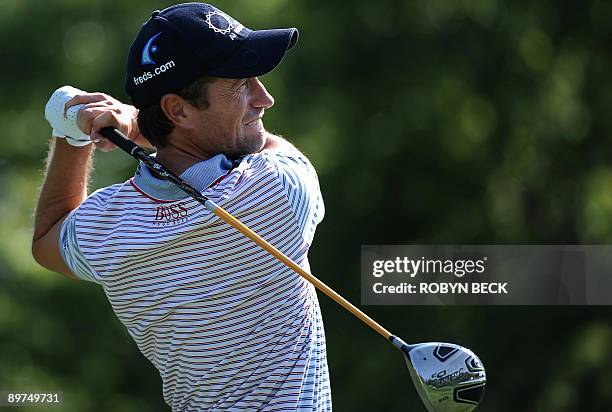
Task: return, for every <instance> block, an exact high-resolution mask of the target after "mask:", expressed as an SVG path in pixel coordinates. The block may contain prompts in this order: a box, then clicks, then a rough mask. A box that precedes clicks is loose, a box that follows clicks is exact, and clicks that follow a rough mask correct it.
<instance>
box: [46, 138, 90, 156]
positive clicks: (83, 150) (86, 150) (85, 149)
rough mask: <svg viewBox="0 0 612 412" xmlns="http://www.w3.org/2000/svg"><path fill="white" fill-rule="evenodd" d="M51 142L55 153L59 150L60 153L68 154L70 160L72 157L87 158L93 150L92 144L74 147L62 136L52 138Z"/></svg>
mask: <svg viewBox="0 0 612 412" xmlns="http://www.w3.org/2000/svg"><path fill="white" fill-rule="evenodd" d="M53 141H54V142H53V143H54V146H55V151H57V150H61V151H62V152H65V153H70V154H71V158H74V156H84V157H88V156H89V155H91V153H93V151H94V149H95V146H94V145H92V144H88V145H86V146H75V145H73V144H70V142H68V140H67V139H66V138H64V137H62V136H53Z"/></svg>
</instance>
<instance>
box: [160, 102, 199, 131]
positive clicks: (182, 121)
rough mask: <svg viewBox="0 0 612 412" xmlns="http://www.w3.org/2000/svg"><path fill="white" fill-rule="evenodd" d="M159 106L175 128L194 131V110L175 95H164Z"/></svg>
mask: <svg viewBox="0 0 612 412" xmlns="http://www.w3.org/2000/svg"><path fill="white" fill-rule="evenodd" d="M159 105H160V107H161V109H162V111H163V112H164V114H165V115H166V117H167V118H168V120H170V121H171V122H172V124H173V125H174V126H175V127H181V128H183V129H194V128H195V126H196V118H195V114H196V109H195V107H193V106H192V105H191V104H189V102H188V101H187V100H185V99H183V98H182V97H181V96H179V95H177V94H165V95H163V96H162V98H161V100H160V102H159Z"/></svg>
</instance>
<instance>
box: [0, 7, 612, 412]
mask: <svg viewBox="0 0 612 412" xmlns="http://www.w3.org/2000/svg"><path fill="white" fill-rule="evenodd" d="M170 4H171V3H170V2H164V1H153V0H148V1H141V2H128V1H114V2H104V1H101V0H98V1H88V2H79V1H75V0H54V1H48V2H35V1H33V0H3V1H2V3H1V4H0V46H1V47H0V50H2V57H3V58H2V64H1V65H0V67H1V68H0V71H1V73H2V76H1V78H2V88H1V90H2V91H1V93H2V100H1V101H0V105H1V107H0V122H1V124H2V125H3V126H4V138H3V139H1V140H0V189H1V192H2V197H0V213H1V216H2V225H0V244H1V247H0V390H9V389H17V390H28V389H30V390H41V389H44V390H47V389H48V390H51V389H54V390H61V391H63V392H64V397H65V405H64V406H63V408H62V410H66V411H98V410H99V411H103V410H113V411H140V410H148V411H155V410H160V411H161V410H167V408H165V406H164V404H163V400H162V396H161V386H160V382H159V378H158V376H157V373H156V371H155V370H154V368H153V367H152V366H151V365H150V364H149V363H148V362H147V361H146V360H145V359H144V357H142V355H140V353H139V352H138V351H137V349H136V347H135V345H134V344H133V343H132V342H131V341H130V339H129V337H128V335H127V334H126V333H125V331H124V330H123V328H122V326H121V325H120V324H119V322H118V321H117V320H116V319H115V318H114V315H113V313H112V310H110V307H109V305H108V303H106V301H105V298H104V296H103V291H102V290H100V289H99V288H97V287H96V286H95V285H89V284H85V283H83V282H81V283H78V282H71V281H68V280H64V279H63V278H61V277H60V276H58V275H54V274H51V273H49V272H47V271H45V270H43V269H41V268H39V267H37V265H36V264H35V263H34V262H33V260H32V259H31V257H30V254H29V242H30V236H31V221H32V212H33V207H34V204H35V200H36V193H37V190H38V187H39V185H40V181H41V170H42V168H43V159H44V157H45V152H46V147H47V141H48V138H49V135H50V130H49V128H48V126H47V124H46V123H45V121H44V118H43V107H44V104H45V102H46V100H47V98H48V96H49V94H50V93H51V91H52V90H54V89H55V88H57V87H59V86H61V85H63V84H72V85H74V86H76V87H80V88H82V89H86V90H90V91H94V90H98V91H104V92H108V93H110V94H112V95H114V96H115V97H117V98H120V99H122V100H126V95H125V92H124V91H123V81H124V79H123V76H124V64H125V63H124V62H125V56H126V53H127V48H128V46H129V44H130V42H131V40H132V38H133V36H134V35H135V33H136V32H137V30H138V27H139V24H141V22H144V21H145V20H146V19H147V18H148V16H149V14H150V12H151V11H152V10H154V9H156V8H163V7H165V6H167V5H170ZM215 5H217V6H218V7H220V8H222V9H223V10H225V11H227V12H228V13H230V14H232V15H233V16H234V17H236V18H237V19H238V20H239V21H241V22H242V23H243V24H245V25H246V26H248V27H251V28H255V29H257V28H269V27H283V26H284V27H290V26H295V27H298V28H299V29H300V35H301V36H300V41H299V44H298V46H297V47H296V48H295V49H293V50H292V51H291V52H289V54H288V55H287V58H286V59H285V61H284V62H283V64H282V65H281V66H280V67H279V68H278V69H277V70H275V71H274V72H273V73H271V74H269V75H267V76H265V77H263V79H262V80H263V81H264V83H265V84H266V85H267V86H268V88H269V90H270V92H271V93H272V94H273V95H274V96H275V98H276V102H277V103H276V105H275V107H274V108H273V109H271V110H269V111H268V112H267V113H266V125H267V127H268V128H269V129H270V130H271V131H274V132H277V133H281V134H283V135H285V136H287V137H288V138H290V139H292V140H293V141H294V142H295V143H296V144H297V145H298V146H299V147H300V148H302V149H303V150H304V151H305V153H307V154H308V155H309V156H310V158H311V159H312V161H313V163H314V164H315V166H316V167H317V169H318V170H319V173H320V180H321V187H322V190H323V194H324V196H325V199H326V206H327V216H326V219H325V221H324V223H323V224H322V225H321V227H320V230H319V234H318V237H317V238H316V242H315V245H314V246H313V248H312V252H311V262H312V269H313V272H314V273H315V274H318V275H319V276H320V277H321V279H322V280H324V281H326V282H327V283H328V284H330V285H331V286H332V287H334V288H335V289H336V290H337V291H338V292H340V293H341V294H342V295H344V296H345V297H347V298H349V299H350V300H351V301H353V302H355V303H359V296H360V295H359V290H360V289H359V288H360V285H359V253H360V245H363V244H404V243H429V244H454V243H455V244H464V243H481V244H504V243H515V244H516V243H518V244H530V243H534V244H536V243H540V244H572V243H610V240H611V239H612V190H611V187H612V166H611V165H612V154H611V153H612V151H611V149H612V142H611V141H610V138H609V133H608V130H610V128H611V126H612V125H611V123H612V116H610V115H609V114H608V112H609V110H610V107H612V75H611V74H610V73H612V61H611V53H610V44H611V40H612V25H610V21H612V3H610V2H607V1H603V0H600V1H599V0H598V1H596V0H593V1H589V2H581V1H556V2H553V1H538V2H528V1H516V2H501V1H495V0H455V1H451V0H416V1H399V0H385V1H382V2H371V1H364V0H356V1H353V2H350V3H347V2H341V1H335V2H323V1H314V2H313V1H308V2H307V1H291V2H289V1H282V0H261V1H258V2H254V1H251V2H249V1H245V0H240V1H220V2H217V3H215ZM97 163H98V165H99V166H98V168H97V169H96V171H95V173H94V179H93V184H92V187H93V188H97V187H100V186H103V185H107V184H110V183H113V182H116V181H118V180H123V179H127V178H128V177H129V176H130V175H131V174H132V173H133V170H134V163H133V162H132V161H131V159H130V158H128V157H127V156H125V155H124V154H123V153H119V152H117V153H98V154H97ZM321 304H322V306H323V311H324V318H325V321H326V332H327V336H328V351H329V362H330V372H331V378H332V390H333V395H334V405H335V408H336V410H339V411H356V410H414V411H420V410H422V407H421V406H420V404H419V400H418V398H417V395H416V392H415V391H414V390H413V389H412V387H411V384H410V383H409V377H408V373H407V371H406V370H405V367H404V365H403V364H402V363H403V361H402V359H401V356H400V355H399V354H398V353H395V352H394V350H393V349H391V348H390V347H389V345H388V344H387V343H385V342H383V341H382V340H381V339H380V338H379V337H378V336H376V335H375V334H373V333H372V332H371V331H370V330H369V329H367V328H365V327H363V326H362V325H360V324H359V323H358V321H357V320H354V319H353V318H352V317H351V316H350V315H348V314H346V313H345V312H344V311H343V310H341V309H339V308H338V307H337V306H336V305H335V304H334V303H331V302H330V301H329V300H328V299H327V298H326V297H321ZM366 311H367V312H368V313H370V314H371V315H372V316H373V317H375V318H376V319H377V320H379V321H380V322H381V323H382V324H383V325H385V326H386V327H387V328H389V329H390V330H392V331H393V332H395V333H397V334H398V335H400V336H402V337H403V338H404V339H405V340H407V341H415V342H416V341H428V340H443V341H455V342H458V343H461V344H464V345H466V346H468V347H470V348H472V349H474V351H476V352H477V353H479V354H480V355H481V357H482V359H483V361H484V362H485V364H486V366H487V367H488V373H489V376H490V383H489V387H488V391H487V395H486V400H485V403H484V406H483V408H482V409H481V410H482V411H495V412H502V411H509V412H510V411H541V412H562V411H563V412H566V411H607V410H609V406H608V405H609V404H610V401H611V400H612V386H611V385H612V384H611V382H612V365H611V359H612V357H611V356H610V355H611V354H610V347H611V344H612V328H611V326H610V319H611V315H612V310H610V309H609V308H608V307H590V308H580V307H567V308H563V307H559V308H540V307H528V308H515V307H505V308H495V307H459V308H443V307H368V308H366ZM23 410H24V411H25V410H29V409H27V408H24V409H23ZM32 410H34V409H32ZM36 410H40V408H37V409H36Z"/></svg>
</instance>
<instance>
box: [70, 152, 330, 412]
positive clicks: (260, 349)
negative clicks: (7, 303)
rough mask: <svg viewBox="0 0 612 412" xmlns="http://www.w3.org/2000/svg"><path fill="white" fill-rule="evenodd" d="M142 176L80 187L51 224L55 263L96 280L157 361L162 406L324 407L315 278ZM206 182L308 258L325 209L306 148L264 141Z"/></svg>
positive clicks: (249, 220) (289, 250) (275, 239)
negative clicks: (59, 258) (78, 196)
mask: <svg viewBox="0 0 612 412" xmlns="http://www.w3.org/2000/svg"><path fill="white" fill-rule="evenodd" d="M207 167H208V166H207V161H204V162H201V163H198V164H197V165H194V166H192V168H190V169H189V172H190V173H189V174H191V175H193V173H194V168H195V171H197V169H198V168H200V169H201V171H202V173H204V172H205V170H206V168H207ZM208 172H209V171H208ZM209 174H210V173H209ZM145 175H146V174H145V173H141V174H140V176H139V178H138V179H133V180H131V181H128V182H125V183H123V184H118V185H113V186H110V187H108V188H106V189H102V190H99V191H97V192H95V193H94V194H93V195H91V196H90V197H89V198H88V199H87V200H86V201H85V202H84V203H83V204H82V205H81V206H80V207H79V208H78V209H77V210H76V211H74V212H73V213H72V214H71V215H70V216H69V218H68V219H67V220H66V222H65V223H64V226H63V228H62V239H61V243H62V251H63V254H64V258H65V260H66V262H67V264H68V265H69V266H70V267H71V268H72V270H73V271H74V272H75V274H76V275H77V276H79V277H81V278H83V279H86V280H90V281H94V282H96V283H99V284H101V285H102V286H103V288H104V291H105V293H106V295H107V297H108V299H109V301H110V303H111V305H112V307H113V309H114V311H115V313H116V315H117V317H118V318H119V319H120V320H121V322H122V323H123V324H124V325H125V327H126V328H127V330H128V332H129V333H130V335H131V336H132V337H133V338H134V340H135V342H136V344H137V345H138V347H139V348H140V350H141V351H142V353H143V354H144V355H145V356H146V357H147V359H149V360H150V361H151V362H152V363H153V364H154V365H155V367H156V368H157V369H158V370H159V372H160V375H161V378H162V381H163V395H164V399H165V400H166V402H167V403H168V405H170V406H171V408H172V410H173V411H205V410H270V411H273V410H292V411H293V410H331V392H330V386H329V376H328V370H327V358H326V352H325V334H324V331H323V323H322V319H321V312H320V308H319V303H318V300H317V296H316V292H315V289H314V287H313V286H312V285H310V284H308V283H307V282H306V281H305V280H303V279H302V278H301V277H299V276H298V275H297V274H295V273H294V272H293V271H291V270H290V269H288V268H287V267H285V266H284V265H283V264H282V263H280V262H278V261H277V260H276V259H275V258H274V257H273V256H271V255H270V254H268V253H267V252H265V251H264V250H262V249H260V248H259V247H258V246H257V245H255V244H254V243H253V242H252V241H251V240H249V239H248V238H246V237H245V236H244V235H242V234H241V233H240V232H238V231H237V230H235V229H234V228H232V227H231V226H229V225H228V224H226V223H224V222H222V221H221V220H220V219H219V218H218V217H216V216H215V215H214V214H213V213H211V212H210V211H209V210H207V209H206V207H204V206H203V205H201V204H199V203H198V202H196V201H195V200H193V199H191V198H183V199H177V200H175V201H164V200H156V199H163V198H164V197H163V194H161V193H151V192H150V191H148V189H149V188H148V187H147V183H146V179H147V178H148V179H154V178H153V177H152V176H145ZM183 175H185V174H183ZM214 180H216V179H213V181H214ZM188 182H189V181H188ZM189 183H191V182H189ZM211 183H212V182H207V183H206V184H204V185H203V187H197V188H198V189H199V190H202V191H203V193H204V195H206V196H207V197H209V198H210V199H211V200H212V201H213V202H215V203H217V204H218V205H219V206H221V207H223V208H224V209H225V210H227V211H228V212H229V213H231V214H232V215H233V216H235V217H236V218H237V219H238V220H240V221H241V222H242V223H244V224H246V225H247V226H248V227H250V228H251V229H252V230H254V231H255V232H257V233H258V234H259V235H260V236H262V237H263V238H264V239H266V240H267V241H268V242H270V243H271V244H273V245H274V246H275V247H276V248H278V249H279V250H281V251H282V252H283V253H285V254H286V255H287V256H289V257H290V258H291V259H293V260H294V261H295V262H297V263H298V264H299V265H300V266H302V267H304V268H306V269H307V270H308V269H309V264H308V258H307V253H308V248H309V245H310V243H311V242H312V238H313V236H314V231H315V229H316V226H317V224H318V223H319V222H320V221H321V219H322V218H323V214H324V207H323V202H322V199H321V194H320V190H319V186H318V181H317V177H316V173H315V171H314V169H313V168H312V166H311V165H310V163H309V162H308V160H307V159H306V158H304V157H303V156H301V155H299V154H298V153H297V152H290V153H282V152H270V151H264V152H262V153H258V154H254V155H249V156H246V157H245V158H243V159H242V161H241V162H240V163H239V164H237V166H236V167H235V168H234V169H232V170H231V171H229V173H228V174H227V175H226V176H225V177H224V178H223V179H222V180H221V181H219V182H218V183H216V184H215V185H212V186H211V187H209V188H207V189H206V185H208V184H211ZM200 186H202V183H200ZM160 211H161V212H160Z"/></svg>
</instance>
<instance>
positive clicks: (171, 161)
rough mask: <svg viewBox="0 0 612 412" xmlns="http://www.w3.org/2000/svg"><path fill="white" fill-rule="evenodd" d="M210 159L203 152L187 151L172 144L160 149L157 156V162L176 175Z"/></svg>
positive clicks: (207, 154) (208, 155)
mask: <svg viewBox="0 0 612 412" xmlns="http://www.w3.org/2000/svg"><path fill="white" fill-rule="evenodd" d="M210 157H211V155H210V154H209V153H204V152H202V151H201V150H185V149H183V148H179V147H176V146H174V145H172V144H170V145H168V146H166V147H162V148H160V149H158V150H157V154H156V156H155V158H156V160H157V161H159V162H160V163H161V164H163V165H164V166H165V167H166V168H167V169H168V170H170V171H171V172H172V173H174V174H176V175H180V174H181V173H183V172H184V171H185V170H187V169H188V168H189V167H190V166H192V165H194V164H196V163H198V162H201V161H202V160H206V159H209V158H210Z"/></svg>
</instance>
